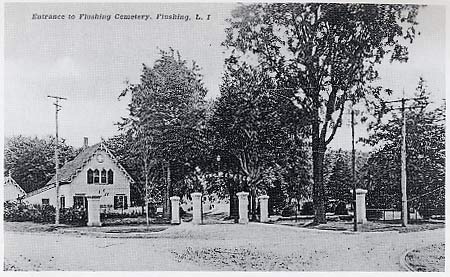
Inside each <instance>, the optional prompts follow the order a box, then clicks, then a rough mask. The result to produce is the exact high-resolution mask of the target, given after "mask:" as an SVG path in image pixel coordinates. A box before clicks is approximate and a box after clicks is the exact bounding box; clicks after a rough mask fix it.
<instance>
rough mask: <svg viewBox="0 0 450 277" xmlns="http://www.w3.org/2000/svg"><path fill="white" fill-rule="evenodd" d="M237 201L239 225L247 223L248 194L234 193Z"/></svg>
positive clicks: (242, 192)
mask: <svg viewBox="0 0 450 277" xmlns="http://www.w3.org/2000/svg"><path fill="white" fill-rule="evenodd" d="M236 195H237V197H238V199H239V223H243V224H247V223H248V195H249V193H248V192H244V191H241V192H238V193H236Z"/></svg>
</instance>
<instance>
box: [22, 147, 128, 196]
mask: <svg viewBox="0 0 450 277" xmlns="http://www.w3.org/2000/svg"><path fill="white" fill-rule="evenodd" d="M100 150H104V151H106V153H107V154H108V156H109V157H110V158H111V159H112V160H113V161H114V162H115V163H116V165H117V166H118V167H119V168H120V170H121V171H122V172H123V173H124V174H125V176H126V177H127V178H128V179H129V180H130V182H132V183H134V180H133V178H132V177H131V176H130V175H129V174H128V172H127V171H126V170H125V169H124V168H123V166H122V165H121V164H120V163H119V161H118V160H117V159H116V158H115V157H114V155H113V154H112V153H111V152H110V151H109V150H108V148H106V146H105V145H104V144H103V143H102V142H100V143H97V144H94V145H92V146H88V147H86V148H84V149H83V150H82V151H81V152H80V153H79V154H78V156H76V157H75V159H73V160H71V161H70V162H67V163H65V164H64V166H63V167H61V168H60V169H59V172H58V173H59V174H58V181H59V183H61V184H67V183H71V182H72V180H73V179H74V178H75V177H76V176H77V175H78V173H80V172H81V170H82V169H83V167H84V166H85V165H86V164H87V163H88V162H89V161H90V160H91V159H92V158H93V157H94V156H95V153H97V151H100ZM55 183H56V178H55V175H53V177H52V179H50V181H48V182H47V185H46V186H45V187H42V188H40V189H37V190H35V191H32V192H30V193H29V195H30V196H31V195H36V194H38V193H41V192H43V191H46V190H48V189H51V188H53V187H54V186H55Z"/></svg>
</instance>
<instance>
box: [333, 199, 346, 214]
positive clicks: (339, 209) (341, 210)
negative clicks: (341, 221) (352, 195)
mask: <svg viewBox="0 0 450 277" xmlns="http://www.w3.org/2000/svg"><path fill="white" fill-rule="evenodd" d="M334 214H336V215H348V210H347V205H346V204H345V202H339V203H338V204H337V205H336V209H335V210H334Z"/></svg>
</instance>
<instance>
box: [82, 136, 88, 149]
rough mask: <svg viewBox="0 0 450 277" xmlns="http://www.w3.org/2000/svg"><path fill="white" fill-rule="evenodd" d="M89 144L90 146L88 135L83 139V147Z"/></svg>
mask: <svg viewBox="0 0 450 277" xmlns="http://www.w3.org/2000/svg"><path fill="white" fill-rule="evenodd" d="M88 146H89V142H88V138H87V137H84V140H83V148H87V147H88Z"/></svg>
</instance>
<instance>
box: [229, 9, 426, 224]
mask: <svg viewBox="0 0 450 277" xmlns="http://www.w3.org/2000/svg"><path fill="white" fill-rule="evenodd" d="M417 13H418V6H414V5H372V4H335V3H274V4H260V3H258V4H250V5H241V6H239V7H238V8H237V9H236V10H234V11H233V14H232V18H231V19H230V20H229V23H230V27H229V28H227V29H226V33H227V38H226V40H225V42H224V45H225V46H227V47H228V48H229V49H230V50H231V54H230V58H229V60H231V61H233V62H235V63H239V62H241V63H242V62H243V61H252V62H254V63H256V64H258V66H259V67H261V68H262V70H263V71H264V72H266V73H267V74H269V76H271V77H273V80H274V86H275V88H277V89H278V92H279V93H280V94H283V95H285V96H287V97H288V98H292V99H293V102H294V103H295V106H297V107H299V108H301V109H303V110H305V111H306V114H308V115H310V116H309V121H310V124H311V138H312V144H311V146H312V155H313V179H314V188H313V200H314V210H315V222H316V223H324V222H326V218H325V193H324V183H323V173H324V172H323V171H324V155H325V151H326V147H327V145H328V144H329V143H330V142H331V141H332V140H333V138H334V135H335V134H336V130H337V129H338V128H339V126H340V125H341V121H342V115H343V111H344V107H345V104H346V102H348V101H353V102H355V103H356V102H358V101H359V100H360V99H364V100H366V101H368V102H369V101H370V102H371V101H376V100H377V99H378V98H379V97H380V93H381V92H382V89H381V88H380V87H370V86H369V84H370V82H371V81H373V80H374V79H376V78H377V77H378V73H377V69H376V65H377V64H380V63H381V62H382V61H383V60H386V59H389V60H390V61H407V56H408V51H407V46H406V45H405V44H406V41H410V42H412V41H413V39H414V37H415V34H416V31H415V25H417V22H416V21H415V18H416V15H417ZM388 92H390V91H388ZM300 124H302V123H300Z"/></svg>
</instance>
